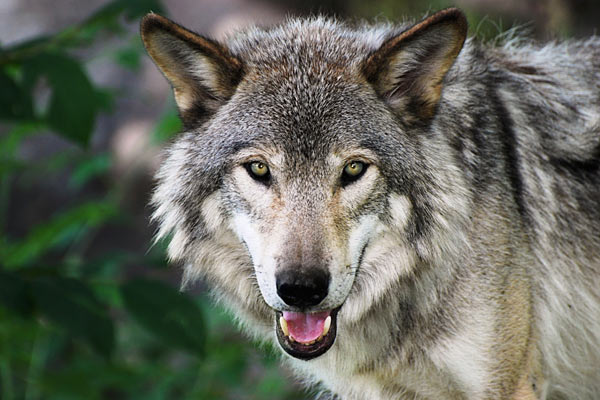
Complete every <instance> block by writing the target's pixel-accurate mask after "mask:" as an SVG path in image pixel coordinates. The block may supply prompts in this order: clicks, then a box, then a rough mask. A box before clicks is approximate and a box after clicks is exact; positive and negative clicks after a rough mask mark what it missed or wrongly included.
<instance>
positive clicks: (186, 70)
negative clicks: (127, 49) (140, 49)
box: [140, 14, 243, 126]
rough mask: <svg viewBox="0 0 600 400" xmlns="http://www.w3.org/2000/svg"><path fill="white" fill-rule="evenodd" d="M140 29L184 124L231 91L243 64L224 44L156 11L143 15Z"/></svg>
mask: <svg viewBox="0 0 600 400" xmlns="http://www.w3.org/2000/svg"><path fill="white" fill-rule="evenodd" d="M140 30H141V35H142V41H143V42H144V46H146V50H147V51H148V54H150V56H151V57H152V59H153V60H154V62H155V63H156V65H157V66H158V67H159V68H160V70H161V71H162V73H163V74H164V75H165V76H166V78H167V79H168V80H169V82H170V83H171V86H172V87H173V91H174V93H175V101H176V103H177V106H178V108H179V112H180V114H181V117H182V119H183V122H184V124H186V125H188V126H189V125H192V124H193V123H194V122H197V121H199V120H201V119H202V118H203V117H204V116H206V115H207V114H210V113H212V112H214V111H215V110H216V109H217V108H219V107H220V106H221V105H222V104H223V103H224V102H225V101H227V100H228V99H229V98H230V97H231V96H232V95H233V93H234V91H235V88H236V86H237V84H238V83H239V81H240V79H241V78H242V73H243V72H242V71H243V65H242V63H241V61H240V60H238V59H237V58H235V57H234V56H232V55H231V54H230V53H229V51H228V49H227V48H226V47H224V46H222V45H221V44H219V43H217V42H215V41H213V40H210V39H207V38H204V37H202V36H200V35H197V34H195V33H193V32H191V31H189V30H187V29H185V28H183V27H181V26H179V25H177V24H176V23H174V22H173V21H170V20H169V19H167V18H165V17H161V16H160V15H157V14H148V15H146V16H145V17H144V18H143V19H142V22H141V26H140Z"/></svg>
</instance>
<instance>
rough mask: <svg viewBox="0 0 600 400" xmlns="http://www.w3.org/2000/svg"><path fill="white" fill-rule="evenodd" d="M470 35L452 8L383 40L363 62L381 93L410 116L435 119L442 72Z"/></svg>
mask: <svg viewBox="0 0 600 400" xmlns="http://www.w3.org/2000/svg"><path fill="white" fill-rule="evenodd" d="M466 35H467V20H466V18H465V16H464V14H463V13H462V12H461V11H460V10H458V9H456V8H449V9H446V10H443V11H440V12H438V13H436V14H434V15H432V16H431V17H429V18H427V19H425V20H423V21H421V22H420V23H418V24H416V25H414V26H413V27H411V28H409V29H407V30H406V31H404V32H402V33H400V34H398V35H396V36H394V37H392V38H390V39H388V40H387V41H385V42H384V43H383V44H382V45H381V47H380V48H379V49H377V50H376V51H375V52H374V53H372V54H371V55H370V56H369V57H368V58H367V60H366V62H365V64H364V70H363V71H364V74H365V76H366V78H367V80H368V81H369V82H370V83H371V84H372V85H373V86H374V87H375V90H376V91H377V93H378V94H379V95H380V96H381V97H382V98H383V99H384V100H385V101H386V102H387V103H388V104H389V105H390V107H392V109H394V110H395V111H396V112H398V113H400V114H402V115H403V116H404V117H405V118H406V119H407V120H409V121H410V120H414V119H415V118H416V119H420V120H427V119H429V118H431V117H432V116H433V115H434V113H435V109H436V106H437V104H438V102H439V99H440V96H441V92H442V82H443V80H444V76H445V75H446V73H447V72H448V70H449V69H450V67H451V66H452V64H453V62H454V60H455V59H456V56H457V55H458V53H459V52H460V50H461V48H462V46H463V44H464V42H465V38H466Z"/></svg>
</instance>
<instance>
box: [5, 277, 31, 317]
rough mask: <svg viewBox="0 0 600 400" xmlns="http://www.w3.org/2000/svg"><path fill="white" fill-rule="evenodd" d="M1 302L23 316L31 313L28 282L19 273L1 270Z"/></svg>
mask: <svg viewBox="0 0 600 400" xmlns="http://www.w3.org/2000/svg"><path fill="white" fill-rule="evenodd" d="M0 303H1V304H3V305H4V306H5V307H6V308H8V309H10V310H12V311H16V312H17V313H18V314H21V315H23V316H27V315H29V314H31V311H32V304H31V298H30V297H29V290H28V285H27V282H26V281H25V280H24V279H23V278H21V277H20V276H19V275H17V274H12V273H9V272H5V271H2V270H0Z"/></svg>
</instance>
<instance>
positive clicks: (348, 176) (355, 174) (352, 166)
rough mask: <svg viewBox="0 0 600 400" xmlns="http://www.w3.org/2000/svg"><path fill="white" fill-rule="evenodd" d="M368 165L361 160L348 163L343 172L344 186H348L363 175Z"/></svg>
mask: <svg viewBox="0 0 600 400" xmlns="http://www.w3.org/2000/svg"><path fill="white" fill-rule="evenodd" d="M367 167H368V165H367V164H365V163H364V162H361V161H350V162H349V163H348V164H346V166H345V167H344V172H343V173H342V186H346V185H348V184H350V183H352V182H354V181H356V180H358V179H359V178H360V177H361V176H363V174H364V173H365V171H366V170H367Z"/></svg>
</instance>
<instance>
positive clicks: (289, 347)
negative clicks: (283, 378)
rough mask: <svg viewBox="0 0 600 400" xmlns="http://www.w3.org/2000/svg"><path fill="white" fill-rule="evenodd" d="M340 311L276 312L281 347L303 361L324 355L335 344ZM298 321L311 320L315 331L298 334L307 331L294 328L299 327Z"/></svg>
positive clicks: (276, 324)
mask: <svg viewBox="0 0 600 400" xmlns="http://www.w3.org/2000/svg"><path fill="white" fill-rule="evenodd" d="M339 309H340V308H339V307H338V308H336V309H335V310H331V311H324V312H319V313H312V314H305V313H287V312H281V311H275V331H276V334H277V340H278V341H279V345H280V346H281V348H282V349H283V350H284V351H285V352H286V353H288V354H289V355H291V356H292V357H295V358H298V359H301V360H311V359H313V358H315V357H318V356H320V355H322V354H324V353H325V352H326V351H327V350H329V349H330V348H331V346H332V345H333V343H334V342H335V337H336V333H337V313H338V311H339ZM298 319H300V320H311V323H312V325H314V327H313V329H310V328H311V327H309V329H308V330H309V331H310V332H308V333H306V332H301V333H300V332H298V331H302V330H305V329H306V327H300V328H299V327H297V326H294V325H298V322H297V320H298ZM300 324H301V325H302V324H305V322H304V321H302V322H300ZM295 330H296V332H294V331H295Z"/></svg>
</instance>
